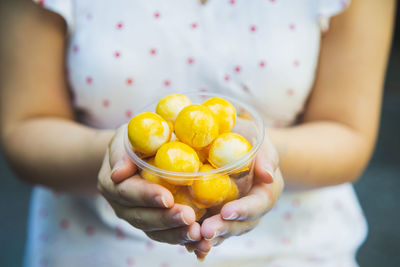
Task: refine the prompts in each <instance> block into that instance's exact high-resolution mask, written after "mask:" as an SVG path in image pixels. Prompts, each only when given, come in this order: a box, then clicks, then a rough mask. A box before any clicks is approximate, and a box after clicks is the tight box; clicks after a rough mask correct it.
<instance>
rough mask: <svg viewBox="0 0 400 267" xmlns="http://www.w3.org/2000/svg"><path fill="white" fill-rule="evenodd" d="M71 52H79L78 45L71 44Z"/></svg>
mask: <svg viewBox="0 0 400 267" xmlns="http://www.w3.org/2000/svg"><path fill="white" fill-rule="evenodd" d="M72 52H74V53H78V52H79V46H78V45H76V44H75V45H73V46H72Z"/></svg>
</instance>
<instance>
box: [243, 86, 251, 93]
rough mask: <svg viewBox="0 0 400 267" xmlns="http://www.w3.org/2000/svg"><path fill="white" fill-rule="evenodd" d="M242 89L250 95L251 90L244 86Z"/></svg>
mask: <svg viewBox="0 0 400 267" xmlns="http://www.w3.org/2000/svg"><path fill="white" fill-rule="evenodd" d="M242 89H243V91H245V92H246V93H250V88H249V87H247V85H245V84H243V85H242Z"/></svg>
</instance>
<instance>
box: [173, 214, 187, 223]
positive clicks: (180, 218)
mask: <svg viewBox="0 0 400 267" xmlns="http://www.w3.org/2000/svg"><path fill="white" fill-rule="evenodd" d="M172 218H173V219H174V220H175V221H178V222H183V223H184V224H186V225H189V223H188V222H187V221H186V220H185V217H184V216H183V212H182V211H181V212H179V213H177V214H175V215H174V216H173V217H172Z"/></svg>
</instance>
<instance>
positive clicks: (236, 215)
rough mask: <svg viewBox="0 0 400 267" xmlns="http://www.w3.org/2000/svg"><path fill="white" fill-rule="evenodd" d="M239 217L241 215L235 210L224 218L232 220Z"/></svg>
mask: <svg viewBox="0 0 400 267" xmlns="http://www.w3.org/2000/svg"><path fill="white" fill-rule="evenodd" d="M238 217H239V215H238V214H237V213H236V212H234V213H232V214H231V215H230V216H228V217H223V218H224V220H228V221H231V220H235V219H237V218H238Z"/></svg>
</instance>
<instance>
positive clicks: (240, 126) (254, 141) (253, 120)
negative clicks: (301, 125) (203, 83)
mask: <svg viewBox="0 0 400 267" xmlns="http://www.w3.org/2000/svg"><path fill="white" fill-rule="evenodd" d="M182 94H184V95H186V96H187V97H189V98H190V100H191V101H192V103H193V104H201V103H203V102H204V101H205V100H207V99H208V98H211V97H221V98H224V99H226V100H228V101H229V102H230V103H231V104H232V105H233V106H234V107H235V109H236V112H237V118H236V123H235V126H234V128H233V129H232V132H234V133H238V134H240V135H242V136H243V137H245V138H246V139H247V141H249V143H250V144H251V145H252V148H251V150H250V151H249V152H248V153H247V154H246V155H244V156H243V157H241V158H239V159H238V160H236V161H235V162H232V163H230V164H228V165H226V166H223V167H221V168H217V169H214V170H211V171H206V172H193V173H186V172H173V171H167V170H163V169H159V168H157V167H155V166H153V165H151V164H149V163H147V162H146V159H142V158H140V157H139V156H138V155H137V154H136V153H135V152H134V151H133V150H132V145H131V143H130V141H129V139H128V134H127V133H126V134H125V141H124V144H125V149H126V152H127V154H128V155H129V156H130V158H131V159H132V161H133V162H134V163H135V164H136V166H137V167H138V169H139V170H140V172H141V173H143V172H146V173H147V174H151V175H154V176H156V177H158V178H161V180H162V181H163V182H168V181H171V180H179V179H181V180H182V179H190V180H193V181H195V180H199V179H211V178H215V177H219V176H221V175H227V176H229V177H230V179H231V182H233V183H234V184H235V185H236V187H237V192H238V194H237V195H236V197H235V198H234V199H237V198H240V197H243V196H245V195H246V194H247V193H248V191H249V190H250V188H251V186H252V184H253V177H254V163H255V156H256V154H257V152H258V150H259V148H260V146H261V144H262V142H263V140H264V125H263V121H262V119H261V117H260V115H259V114H258V113H257V112H256V111H255V110H254V109H253V108H252V107H250V106H249V105H247V104H245V103H243V102H241V101H239V100H237V99H233V98H230V97H227V96H225V95H219V94H214V93H203V92H190V93H182ZM160 99H161V98H160ZM157 103H158V100H157V101H155V102H153V103H151V104H149V105H147V106H146V107H144V108H143V109H141V110H138V111H137V112H136V113H135V114H134V115H137V114H139V113H142V112H155V110H156V106H157ZM172 187H173V188H174V190H173V191H175V192H172V190H171V188H169V189H170V191H171V193H172V194H173V195H174V197H175V198H178V196H177V195H176V194H177V193H176V191H180V192H181V193H182V192H185V194H188V196H186V198H188V199H187V200H186V201H184V203H180V204H187V205H189V206H191V207H192V208H193V209H194V210H195V212H196V216H197V217H196V219H197V220H198V221H199V220H203V219H204V218H207V217H209V216H212V215H214V214H217V213H219V211H220V209H221V207H222V206H223V205H224V204H225V203H226V201H222V202H219V203H215V205H213V206H211V207H210V206H209V205H208V206H207V207H205V206H204V205H202V204H201V203H199V202H198V201H197V200H196V199H194V201H191V200H193V198H192V196H191V194H190V193H191V189H190V185H189V186H176V185H173V186H172ZM179 198H180V199H181V198H182V196H179ZM230 200H233V199H232V198H231V199H230ZM205 209H206V210H205Z"/></svg>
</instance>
